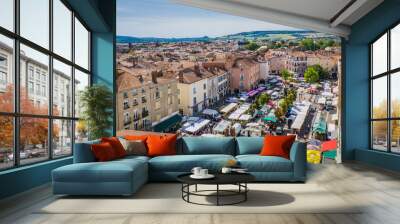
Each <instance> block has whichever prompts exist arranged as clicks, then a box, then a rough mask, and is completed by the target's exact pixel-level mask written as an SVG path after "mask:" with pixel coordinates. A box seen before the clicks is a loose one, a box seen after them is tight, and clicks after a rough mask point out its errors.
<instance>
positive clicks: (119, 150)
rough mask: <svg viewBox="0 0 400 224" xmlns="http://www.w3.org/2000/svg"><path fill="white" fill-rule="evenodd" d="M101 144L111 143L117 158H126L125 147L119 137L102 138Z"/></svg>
mask: <svg viewBox="0 0 400 224" xmlns="http://www.w3.org/2000/svg"><path fill="white" fill-rule="evenodd" d="M101 142H108V143H110V145H111V146H112V148H113V149H114V152H115V155H116V156H117V158H122V157H125V156H126V151H125V149H124V146H122V144H121V142H120V141H119V139H118V138H117V137H109V138H101Z"/></svg>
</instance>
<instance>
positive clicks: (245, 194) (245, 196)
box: [244, 183, 248, 201]
mask: <svg viewBox="0 0 400 224" xmlns="http://www.w3.org/2000/svg"><path fill="white" fill-rule="evenodd" d="M244 187H245V191H246V192H244V201H247V192H248V190H247V183H244Z"/></svg>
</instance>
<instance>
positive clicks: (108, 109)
mask: <svg viewBox="0 0 400 224" xmlns="http://www.w3.org/2000/svg"><path fill="white" fill-rule="evenodd" d="M80 106H81V108H82V109H83V112H82V119H83V120H84V121H85V123H86V125H87V127H88V132H89V139H97V138H101V137H105V136H109V132H108V130H109V129H110V128H111V125H112V121H111V119H110V118H111V117H112V113H113V112H112V107H113V97H112V92H111V91H110V90H109V89H108V87H107V86H105V85H101V84H100V85H93V86H88V87H86V88H85V90H83V91H82V92H81V93H80Z"/></svg>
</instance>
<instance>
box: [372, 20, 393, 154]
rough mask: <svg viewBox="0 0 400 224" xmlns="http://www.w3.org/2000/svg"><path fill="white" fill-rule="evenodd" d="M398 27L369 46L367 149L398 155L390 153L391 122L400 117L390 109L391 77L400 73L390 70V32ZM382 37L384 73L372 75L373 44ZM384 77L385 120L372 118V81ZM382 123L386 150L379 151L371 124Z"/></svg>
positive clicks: (383, 33) (388, 31)
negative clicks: (385, 38) (385, 57)
mask: <svg viewBox="0 0 400 224" xmlns="http://www.w3.org/2000/svg"><path fill="white" fill-rule="evenodd" d="M397 26H400V21H397V22H396V23H394V24H392V25H391V26H390V27H389V28H387V29H385V31H384V32H382V33H381V34H380V35H378V36H377V37H376V38H375V39H373V40H372V41H371V42H370V43H369V44H368V47H369V80H368V81H369V149H370V150H373V151H379V152H386V153H391V154H400V152H393V151H392V135H391V131H392V125H391V124H392V121H400V117H392V108H391V106H392V105H391V104H392V103H391V102H392V101H391V80H392V75H395V74H396V73H398V72H400V67H398V68H393V69H392V68H391V57H392V55H391V50H392V49H391V31H392V29H394V28H395V27H397ZM384 35H386V36H387V40H386V41H387V43H386V45H387V52H386V55H387V65H386V66H387V67H386V71H385V72H383V73H380V74H376V75H374V74H373V72H374V71H373V64H374V63H373V44H374V43H375V42H376V41H377V40H379V39H380V38H381V37H383V36H384ZM383 77H386V86H387V96H386V98H387V103H386V104H387V105H386V110H387V112H386V115H387V116H386V118H373V81H374V80H376V79H379V78H383ZM379 121H381V122H384V121H386V123H387V124H386V126H387V127H386V129H387V131H386V132H387V133H386V135H387V138H386V150H379V149H376V148H374V136H373V134H374V133H373V122H379Z"/></svg>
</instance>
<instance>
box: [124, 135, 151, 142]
mask: <svg viewBox="0 0 400 224" xmlns="http://www.w3.org/2000/svg"><path fill="white" fill-rule="evenodd" d="M147 137H148V136H147V135H127V136H125V139H126V140H130V141H137V140H141V141H144V142H146V140H147Z"/></svg>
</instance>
